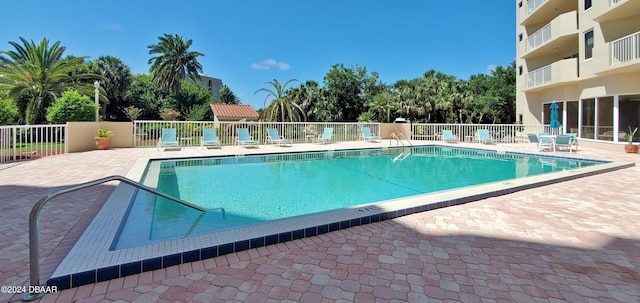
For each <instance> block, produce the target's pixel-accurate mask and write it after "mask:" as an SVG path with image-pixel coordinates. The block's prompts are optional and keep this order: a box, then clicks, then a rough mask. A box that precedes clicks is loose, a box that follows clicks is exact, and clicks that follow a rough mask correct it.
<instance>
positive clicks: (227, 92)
mask: <svg viewBox="0 0 640 303" xmlns="http://www.w3.org/2000/svg"><path fill="white" fill-rule="evenodd" d="M218 96H219V101H220V103H224V104H240V103H241V102H240V98H238V97H237V96H236V94H234V93H233V91H232V90H231V89H230V88H229V87H228V86H226V85H224V84H223V85H222V87H221V88H220V92H218Z"/></svg>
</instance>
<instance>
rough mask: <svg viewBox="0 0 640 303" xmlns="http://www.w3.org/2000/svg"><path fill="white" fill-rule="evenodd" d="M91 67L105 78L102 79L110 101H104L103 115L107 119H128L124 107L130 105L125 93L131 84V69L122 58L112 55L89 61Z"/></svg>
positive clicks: (101, 84) (102, 84) (101, 82)
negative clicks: (126, 100)
mask: <svg viewBox="0 0 640 303" xmlns="http://www.w3.org/2000/svg"><path fill="white" fill-rule="evenodd" d="M89 69H90V70H91V71H92V72H93V73H95V74H98V75H101V76H103V77H104V78H105V80H103V81H100V86H101V87H103V88H104V91H105V94H106V96H107V99H109V103H108V104H107V103H106V102H102V107H101V115H102V117H104V118H105V119H107V120H118V121H121V120H126V118H127V116H126V114H125V112H124V109H125V108H126V107H127V106H128V104H127V103H126V102H125V99H124V95H125V93H126V91H127V89H128V88H129V85H131V77H132V76H131V71H130V69H129V67H128V66H127V65H125V64H124V63H123V62H122V60H120V59H118V58H116V57H112V56H100V57H98V58H97V59H96V60H95V61H93V62H90V63H89Z"/></svg>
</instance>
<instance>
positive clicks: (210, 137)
mask: <svg viewBox="0 0 640 303" xmlns="http://www.w3.org/2000/svg"><path fill="white" fill-rule="evenodd" d="M200 146H201V147H202V148H205V147H209V146H214V147H221V146H220V140H218V136H217V135H216V129H215V128H205V129H203V130H202V138H200Z"/></svg>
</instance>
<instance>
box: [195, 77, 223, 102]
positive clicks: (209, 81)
mask: <svg viewBox="0 0 640 303" xmlns="http://www.w3.org/2000/svg"><path fill="white" fill-rule="evenodd" d="M198 82H200V83H201V84H202V85H204V87H205V88H207V89H208V90H209V91H211V93H212V94H213V97H214V98H215V100H216V101H217V100H219V99H220V89H221V88H222V80H220V79H218V78H213V77H209V76H208V75H207V74H200V81H198Z"/></svg>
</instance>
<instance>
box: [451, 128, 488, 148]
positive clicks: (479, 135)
mask: <svg viewBox="0 0 640 303" xmlns="http://www.w3.org/2000/svg"><path fill="white" fill-rule="evenodd" d="M442 141H444V142H449V143H454V142H459V141H460V139H458V137H457V136H456V135H454V134H453V131H451V130H443V131H442ZM475 141H477V142H480V143H484V144H490V143H495V140H493V137H492V136H491V134H490V133H489V130H488V129H479V130H477V131H476V136H475Z"/></svg>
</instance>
